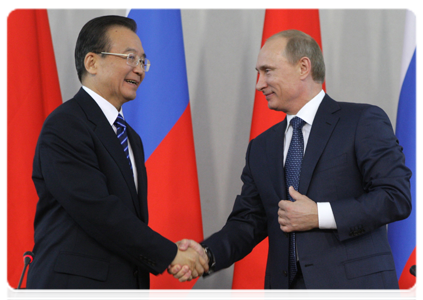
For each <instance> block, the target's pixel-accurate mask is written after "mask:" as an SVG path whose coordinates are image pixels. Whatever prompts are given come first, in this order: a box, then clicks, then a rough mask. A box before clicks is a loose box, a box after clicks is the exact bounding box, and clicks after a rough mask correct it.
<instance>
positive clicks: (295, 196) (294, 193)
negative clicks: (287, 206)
mask: <svg viewBox="0 0 423 300" xmlns="http://www.w3.org/2000/svg"><path fill="white" fill-rule="evenodd" d="M289 194H290V195H291V197H292V199H294V200H295V201H298V200H299V199H300V197H301V196H302V195H301V194H300V193H299V192H297V191H296V190H295V189H294V187H293V186H290V187H289Z"/></svg>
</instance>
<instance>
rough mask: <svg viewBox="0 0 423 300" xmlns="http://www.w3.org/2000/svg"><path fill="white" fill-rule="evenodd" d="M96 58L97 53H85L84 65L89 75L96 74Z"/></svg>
mask: <svg viewBox="0 0 423 300" xmlns="http://www.w3.org/2000/svg"><path fill="white" fill-rule="evenodd" d="M98 58H99V57H98V55H97V54H95V53H93V52H89V53H87V55H85V59H84V66H85V70H87V73H89V74H91V75H95V74H97V68H98Z"/></svg>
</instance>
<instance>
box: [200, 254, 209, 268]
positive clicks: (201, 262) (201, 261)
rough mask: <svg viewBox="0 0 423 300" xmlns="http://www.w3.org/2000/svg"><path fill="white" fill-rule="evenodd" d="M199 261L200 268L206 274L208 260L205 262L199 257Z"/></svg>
mask: <svg viewBox="0 0 423 300" xmlns="http://www.w3.org/2000/svg"><path fill="white" fill-rule="evenodd" d="M199 261H200V264H201V266H202V267H203V269H204V272H208V271H209V263H208V260H205V259H204V258H202V257H201V256H200V257H199Z"/></svg>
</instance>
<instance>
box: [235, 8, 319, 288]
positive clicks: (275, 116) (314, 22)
mask: <svg viewBox="0 0 423 300" xmlns="http://www.w3.org/2000/svg"><path fill="white" fill-rule="evenodd" d="M288 29H297V30H301V31H303V32H305V33H307V34H309V35H310V36H312V37H313V38H314V39H315V40H316V42H317V43H318V44H319V46H320V48H322V41H321V36H320V19H319V10H318V9H268V10H266V13H265V18H264V27H263V37H262V46H263V44H264V43H265V41H266V40H267V39H268V38H269V37H270V36H272V35H273V34H275V33H278V32H280V31H282V30H288ZM284 118H285V114H284V113H283V112H277V111H273V110H270V109H269V108H268V106H267V101H266V98H265V97H264V95H263V93H261V92H259V91H256V93H255V100H254V110H253V118H252V122H251V132H250V140H251V139H253V138H255V137H256V136H257V135H259V134H260V133H262V132H263V131H265V130H267V129H268V128H270V127H271V126H273V125H275V124H276V123H278V122H280V121H282V120H283V119H284ZM267 252H268V241H267V239H265V240H264V241H262V242H261V243H260V244H259V245H257V246H256V247H255V248H254V250H253V251H252V252H251V253H250V254H249V255H248V256H246V257H245V258H244V259H242V260H240V261H239V262H237V263H235V269H234V277H233V282H232V288H233V289H262V288H263V287H264V275H265V270H266V260H267Z"/></svg>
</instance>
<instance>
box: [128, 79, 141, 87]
mask: <svg viewBox="0 0 423 300" xmlns="http://www.w3.org/2000/svg"><path fill="white" fill-rule="evenodd" d="M125 81H126V82H128V83H130V84H134V85H136V86H138V82H137V81H135V80H131V79H126V80H125Z"/></svg>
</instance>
